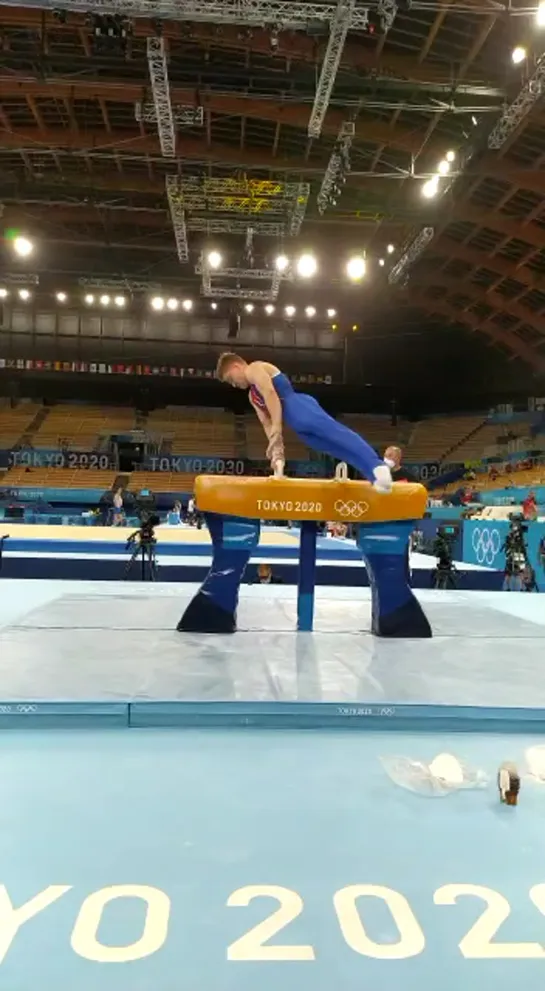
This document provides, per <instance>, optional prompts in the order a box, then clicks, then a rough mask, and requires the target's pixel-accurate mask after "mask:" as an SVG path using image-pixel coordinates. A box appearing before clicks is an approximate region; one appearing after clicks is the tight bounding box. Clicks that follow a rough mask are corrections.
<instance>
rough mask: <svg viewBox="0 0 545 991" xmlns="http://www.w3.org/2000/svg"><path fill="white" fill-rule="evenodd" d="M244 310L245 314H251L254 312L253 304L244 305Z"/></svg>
mask: <svg viewBox="0 0 545 991" xmlns="http://www.w3.org/2000/svg"><path fill="white" fill-rule="evenodd" d="M244 309H245V310H246V313H253V311H254V304H253V303H246V305H245V307H244Z"/></svg>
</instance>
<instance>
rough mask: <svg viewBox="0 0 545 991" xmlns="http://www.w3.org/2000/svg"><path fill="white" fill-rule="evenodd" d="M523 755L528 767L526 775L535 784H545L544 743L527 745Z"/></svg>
mask: <svg viewBox="0 0 545 991" xmlns="http://www.w3.org/2000/svg"><path fill="white" fill-rule="evenodd" d="M524 756H525V758H526V765H527V768H528V777H529V778H531V779H532V780H533V781H536V782H537V784H540V785H545V744H543V743H541V744H537V745H536V746H535V747H528V749H527V750H526V751H525V753H524Z"/></svg>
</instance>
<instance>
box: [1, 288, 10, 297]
mask: <svg viewBox="0 0 545 991" xmlns="http://www.w3.org/2000/svg"><path fill="white" fill-rule="evenodd" d="M7 295H8V291H7V289H0V299H6V297H7Z"/></svg>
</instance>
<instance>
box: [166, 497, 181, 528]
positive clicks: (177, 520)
mask: <svg viewBox="0 0 545 991" xmlns="http://www.w3.org/2000/svg"><path fill="white" fill-rule="evenodd" d="M181 522H182V504H181V502H180V500H179V499H177V500H176V502H175V503H174V505H173V507H172V509H171V510H170V513H169V514H168V517H167V523H168V525H169V526H180V524H181Z"/></svg>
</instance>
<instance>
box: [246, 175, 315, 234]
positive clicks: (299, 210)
mask: <svg viewBox="0 0 545 991" xmlns="http://www.w3.org/2000/svg"><path fill="white" fill-rule="evenodd" d="M309 196H310V185H309V183H308V182H300V183H299V186H298V192H297V198H296V200H295V206H294V208H293V211H292V214H291V217H290V218H289V221H288V225H287V227H288V230H287V233H288V235H289V237H297V235H298V233H299V231H300V230H301V225H302V223H303V220H304V219H305V213H306V212H307V206H308V200H309ZM254 230H255V228H254ZM256 234H257V231H256Z"/></svg>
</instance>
